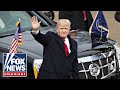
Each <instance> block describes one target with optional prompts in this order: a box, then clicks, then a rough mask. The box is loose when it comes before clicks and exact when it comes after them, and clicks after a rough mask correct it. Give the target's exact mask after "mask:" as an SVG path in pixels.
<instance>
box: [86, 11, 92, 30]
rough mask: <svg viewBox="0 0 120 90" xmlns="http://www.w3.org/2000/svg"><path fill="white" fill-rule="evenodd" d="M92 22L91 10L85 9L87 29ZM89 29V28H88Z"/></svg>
mask: <svg viewBox="0 0 120 90" xmlns="http://www.w3.org/2000/svg"><path fill="white" fill-rule="evenodd" d="M92 22H93V17H92V14H91V12H90V11H87V25H86V26H87V27H86V28H87V29H89V28H90V26H91V24H92ZM88 31H89V30H88Z"/></svg>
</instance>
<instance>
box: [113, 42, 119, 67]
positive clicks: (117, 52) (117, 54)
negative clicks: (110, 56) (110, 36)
mask: <svg viewBox="0 0 120 90" xmlns="http://www.w3.org/2000/svg"><path fill="white" fill-rule="evenodd" d="M113 46H114V47H115V49H116V57H117V59H118V63H119V68H120V46H119V44H118V43H116V44H115V45H113Z"/></svg>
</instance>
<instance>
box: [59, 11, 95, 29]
mask: <svg viewBox="0 0 120 90" xmlns="http://www.w3.org/2000/svg"><path fill="white" fill-rule="evenodd" d="M58 17H59V19H69V20H70V21H71V23H72V24H71V30H77V29H82V30H85V31H89V28H90V26H91V24H92V22H93V17H92V15H91V12H90V11H59V16H58Z"/></svg>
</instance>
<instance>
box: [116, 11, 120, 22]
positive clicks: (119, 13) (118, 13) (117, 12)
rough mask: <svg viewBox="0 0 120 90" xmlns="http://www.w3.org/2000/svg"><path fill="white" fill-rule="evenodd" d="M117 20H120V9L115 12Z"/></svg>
mask: <svg viewBox="0 0 120 90" xmlns="http://www.w3.org/2000/svg"><path fill="white" fill-rule="evenodd" d="M115 20H116V21H118V22H120V11H116V12H115Z"/></svg>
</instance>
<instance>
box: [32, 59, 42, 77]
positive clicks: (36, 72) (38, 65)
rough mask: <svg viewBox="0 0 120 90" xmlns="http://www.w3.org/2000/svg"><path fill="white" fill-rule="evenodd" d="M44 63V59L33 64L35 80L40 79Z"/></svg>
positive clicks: (36, 60)
mask: <svg viewBox="0 0 120 90" xmlns="http://www.w3.org/2000/svg"><path fill="white" fill-rule="evenodd" d="M42 62H43V59H35V60H34V62H33V71H34V76H35V79H37V77H38V73H39V69H40V67H41V64H42Z"/></svg>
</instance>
